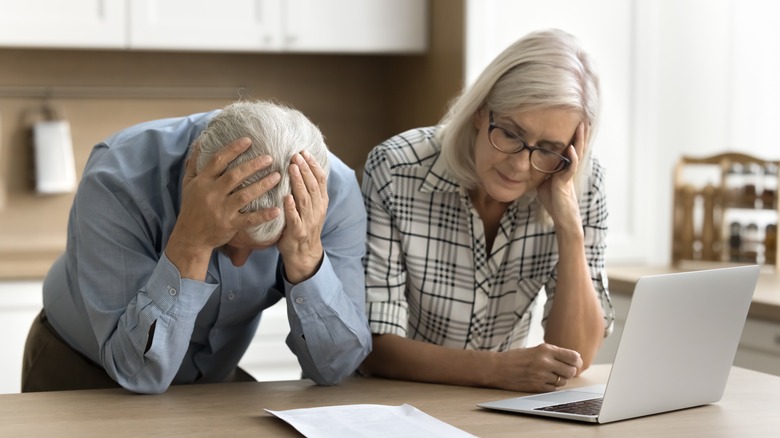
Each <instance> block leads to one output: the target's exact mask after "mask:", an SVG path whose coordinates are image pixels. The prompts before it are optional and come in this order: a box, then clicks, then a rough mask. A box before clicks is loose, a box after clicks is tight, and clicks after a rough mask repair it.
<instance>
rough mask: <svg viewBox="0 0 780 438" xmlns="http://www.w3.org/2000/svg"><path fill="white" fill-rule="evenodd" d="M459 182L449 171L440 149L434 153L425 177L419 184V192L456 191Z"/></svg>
mask: <svg viewBox="0 0 780 438" xmlns="http://www.w3.org/2000/svg"><path fill="white" fill-rule="evenodd" d="M459 187H460V183H458V181H457V180H456V179H455V177H454V176H453V175H452V173H451V172H450V170H449V168H448V167H447V163H445V161H444V158H443V157H442V155H441V151H439V153H438V154H436V158H435V159H434V161H433V164H432V165H431V167H430V169H429V170H428V173H427V174H426V175H425V179H424V180H423V182H422V184H421V185H420V191H421V192H458V191H459Z"/></svg>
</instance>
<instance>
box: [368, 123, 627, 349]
mask: <svg viewBox="0 0 780 438" xmlns="http://www.w3.org/2000/svg"><path fill="white" fill-rule="evenodd" d="M435 133H436V128H435V127H428V128H421V129H415V130H410V131H407V132H405V133H402V134H400V135H397V136H395V137H393V138H391V139H389V140H387V141H386V142H384V143H382V144H381V145H379V146H377V147H376V148H374V150H373V151H371V153H370V154H369V156H368V160H367V162H366V166H365V173H364V176H363V182H362V184H363V187H362V189H363V198H364V201H365V204H366V210H367V211H368V246H367V250H366V256H365V258H364V259H363V264H364V266H365V268H366V287H367V313H368V318H369V323H370V325H371V331H372V332H373V333H377V334H379V333H394V334H397V335H400V336H404V337H407V338H410V339H416V340H420V341H424V342H429V343H432V344H438V345H442V346H447V347H453V348H466V349H475V350H477V349H478V350H497V351H504V350H508V349H510V348H518V347H523V346H525V342H526V338H527V337H528V330H529V326H530V321H531V307H532V306H531V305H532V303H533V301H534V300H535V299H536V298H537V296H539V294H540V292H541V291H543V290H546V293H547V304H546V306H545V309H544V317H543V319H542V322H543V324H544V323H545V322H546V319H547V316H548V315H549V312H550V308H551V306H552V301H553V299H554V296H555V286H556V280H557V262H558V245H557V242H556V237H555V231H554V230H553V228H552V226H551V225H545V224H542V223H540V222H539V221H538V220H537V217H538V209H540V208H542V207H541V205H540V204H539V203H538V202H536V201H529V200H527V199H524V198H521V199H520V200H517V201H515V202H514V203H513V204H512V205H511V206H510V207H509V208H508V209H507V211H506V212H505V214H504V216H503V218H502V219H501V225H500V227H499V230H498V234H497V235H496V237H495V241H494V243H493V250H492V253H491V254H487V252H486V245H485V231H484V227H483V224H482V220H481V219H480V217H479V215H478V214H477V212H476V210H475V209H474V207H473V205H472V203H471V200H470V198H469V196H468V194H467V193H466V191H465V190H464V189H463V188H461V187H460V186H459V185H458V183H457V182H456V181H455V180H454V178H453V177H452V176H451V175H450V174H449V173H448V171H447V168H446V164H445V163H444V160H443V159H442V158H441V157H440V154H439V152H440V149H441V145H440V144H439V142H438V140H437V139H436V138H435ZM592 168H593V171H592V175H591V176H590V178H589V180H588V181H589V186H588V189H587V190H586V191H585V193H584V195H583V196H582V197H581V199H580V212H581V214H582V222H583V226H584V229H585V254H586V257H587V260H588V266H589V268H590V273H591V278H592V279H593V284H594V286H595V289H596V292H597V293H598V295H599V298H600V301H601V304H602V307H603V309H604V314H605V321H604V322H605V327H608V328H611V326H612V320H613V311H612V304H611V303H610V300H609V294H608V291H607V275H606V272H605V266H604V250H605V238H606V232H607V207H606V204H605V193H604V179H603V173H604V172H603V169H602V167H601V166H600V165H599V164H598V162H597V161H596V160H595V159H594V160H593V166H592Z"/></svg>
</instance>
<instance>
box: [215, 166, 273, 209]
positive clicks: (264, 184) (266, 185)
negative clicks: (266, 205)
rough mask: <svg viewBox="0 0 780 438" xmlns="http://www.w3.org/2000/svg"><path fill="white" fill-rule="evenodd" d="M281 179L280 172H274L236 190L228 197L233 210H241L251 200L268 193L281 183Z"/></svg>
mask: <svg viewBox="0 0 780 438" xmlns="http://www.w3.org/2000/svg"><path fill="white" fill-rule="evenodd" d="M281 179H282V176H281V175H279V172H273V173H270V174H268V175H266V176H264V177H263V178H262V179H260V180H259V181H255V182H254V183H252V184H250V185H248V186H246V187H242V188H241V189H239V190H236V191H235V192H234V193H233V194H232V195H230V196H229V198H228V201H227V202H229V208H230V209H231V210H233V211H238V210H241V209H242V208H244V207H245V206H246V205H247V204H249V203H250V202H252V201H254V200H255V199H257V198H259V197H260V196H263V195H265V194H266V193H268V191H269V190H271V189H272V188H273V187H274V186H276V185H277V184H279V181H280V180H281Z"/></svg>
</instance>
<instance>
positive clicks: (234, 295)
mask: <svg viewBox="0 0 780 438" xmlns="http://www.w3.org/2000/svg"><path fill="white" fill-rule="evenodd" d="M235 299H236V294H234V293H233V292H230V293H229V294H228V300H230V301H233V300H235Z"/></svg>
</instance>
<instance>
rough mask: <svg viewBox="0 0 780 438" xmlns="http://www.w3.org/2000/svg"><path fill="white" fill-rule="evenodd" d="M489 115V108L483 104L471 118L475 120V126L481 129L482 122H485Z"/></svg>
mask: <svg viewBox="0 0 780 438" xmlns="http://www.w3.org/2000/svg"><path fill="white" fill-rule="evenodd" d="M486 117H487V109H486V108H485V105H482V106H481V107H479V109H478V110H477V112H475V113H474V116H473V117H472V118H471V119H472V120H473V121H474V128H476V129H477V130H479V129H480V128H482V124H483V123H485V118H486Z"/></svg>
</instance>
